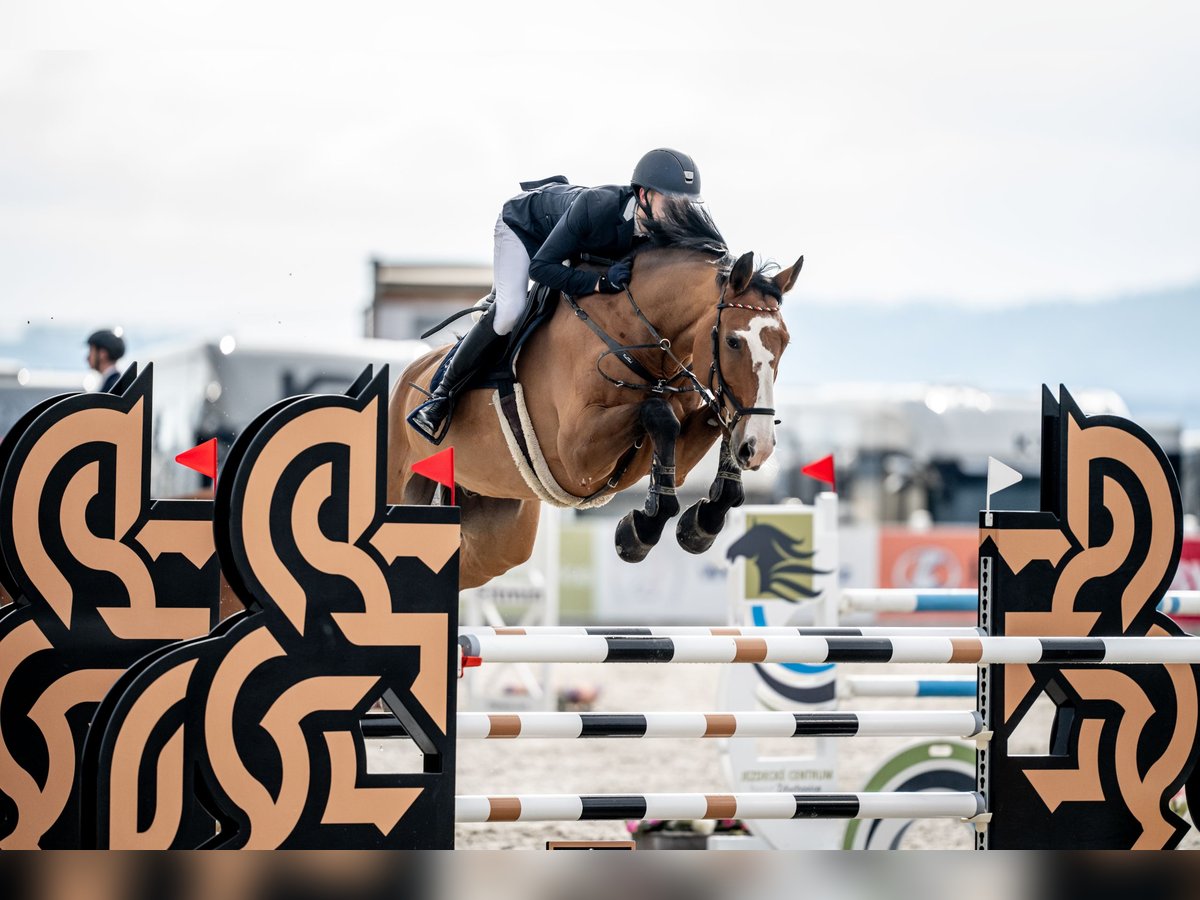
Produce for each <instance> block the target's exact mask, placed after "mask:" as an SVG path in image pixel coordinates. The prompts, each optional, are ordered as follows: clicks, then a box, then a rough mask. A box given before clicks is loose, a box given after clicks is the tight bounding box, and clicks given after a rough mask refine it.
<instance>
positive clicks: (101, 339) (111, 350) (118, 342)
mask: <svg viewBox="0 0 1200 900" xmlns="http://www.w3.org/2000/svg"><path fill="white" fill-rule="evenodd" d="M87 342H88V346H90V347H96V348H97V349H99V350H104V351H106V352H107V353H108V358H109V359H111V360H112V361H113V362H116V361H117V360H118V359H120V358H121V357H122V356H124V355H125V341H123V340H122V339H121V338H120V337H119V336H118V335H117V334H115V333H113V332H111V331H109V330H108V329H104V330H103V331H96V332H93V333H92V335H91V336H90V337H89V338H88V339H87Z"/></svg>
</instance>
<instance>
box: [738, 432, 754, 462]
mask: <svg viewBox="0 0 1200 900" xmlns="http://www.w3.org/2000/svg"><path fill="white" fill-rule="evenodd" d="M752 456H754V439H753V438H751V439H750V440H748V441H746V442H745V443H743V444H742V446H740V447H738V462H740V463H741V464H742V465H743V466H744V465H746V463H748V462H750V458H751V457H752Z"/></svg>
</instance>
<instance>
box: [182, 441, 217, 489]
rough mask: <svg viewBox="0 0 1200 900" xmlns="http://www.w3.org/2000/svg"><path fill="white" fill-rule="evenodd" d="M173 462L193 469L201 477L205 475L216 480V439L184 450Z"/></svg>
mask: <svg viewBox="0 0 1200 900" xmlns="http://www.w3.org/2000/svg"><path fill="white" fill-rule="evenodd" d="M175 462H177V463H179V464H180V465H181V466H187V467H188V468H189V469H195V470H196V471H197V472H199V473H200V474H201V475H207V476H208V477H209V478H211V479H212V480H213V481H216V480H217V439H216V438H209V439H208V440H207V441H205V442H204V443H203V444H200V445H198V446H196V447H193V448H192V449H191V450H184V451H183V452H182V453H180V454H179V455H178V456H176V457H175Z"/></svg>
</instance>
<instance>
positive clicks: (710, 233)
mask: <svg viewBox="0 0 1200 900" xmlns="http://www.w3.org/2000/svg"><path fill="white" fill-rule="evenodd" d="M663 200H664V202H663V203H661V204H659V211H658V213H657V214H656V215H655V216H654V217H652V218H647V219H645V220H643V222H642V224H643V226H644V227H645V229H646V233H647V234H648V235H649V237H650V241H649V246H650V247H659V248H666V247H669V248H672V249H677V250H695V251H697V252H700V253H704V254H707V255H708V256H713V257H717V258H718V259H724V258H725V257H726V256H728V255H729V247H728V245H727V244H726V243H725V238H724V237H722V236H721V231H720V229H718V228H717V223H716V222H714V221H713V219H712V216H711V215H709V213H708V210H707V209H706V208H705V207H704V206H702V205H701V204H699V203H693V202H691V201H690V200H688V199H687V198H686V197H669V196H665V195H664V196H663Z"/></svg>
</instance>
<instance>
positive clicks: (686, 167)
mask: <svg viewBox="0 0 1200 900" xmlns="http://www.w3.org/2000/svg"><path fill="white" fill-rule="evenodd" d="M630 183H631V184H634V185H637V186H638V187H644V188H649V189H650V190H654V191H658V192H659V193H660V194H670V195H679V196H684V197H690V198H691V199H693V200H699V199H700V171H699V170H698V169H697V168H696V164H695V163H694V162H692V158H691V157H690V156H688V155H687V154H686V153H680V152H679V151H678V150H671V149H668V148H667V147H659V148H658V149H657V150H651V151H650V152H649V153H647V154H646V155H645V156H643V157H642V158H641V159H640V160H638V164H637V166H636V167H635V168H634V170H633V178H631V179H630Z"/></svg>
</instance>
